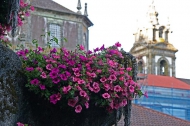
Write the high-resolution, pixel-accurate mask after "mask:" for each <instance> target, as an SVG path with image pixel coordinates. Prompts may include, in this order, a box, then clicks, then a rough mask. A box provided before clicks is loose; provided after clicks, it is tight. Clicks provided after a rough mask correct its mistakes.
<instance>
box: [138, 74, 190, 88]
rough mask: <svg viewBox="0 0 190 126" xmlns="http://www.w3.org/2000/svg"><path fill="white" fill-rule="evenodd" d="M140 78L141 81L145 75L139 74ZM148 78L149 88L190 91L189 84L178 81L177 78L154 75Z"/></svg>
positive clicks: (149, 75)
mask: <svg viewBox="0 0 190 126" xmlns="http://www.w3.org/2000/svg"><path fill="white" fill-rule="evenodd" d="M138 76H140V78H139V79H142V78H143V76H145V75H143V74H139V75H138ZM146 76H147V85H148V86H155V87H164V88H176V89H184V90H190V85H189V84H187V83H185V82H184V81H181V80H180V79H177V78H175V77H169V76H161V75H153V74H148V75H146Z"/></svg>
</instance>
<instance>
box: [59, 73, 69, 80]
mask: <svg viewBox="0 0 190 126" xmlns="http://www.w3.org/2000/svg"><path fill="white" fill-rule="evenodd" d="M59 77H60V78H61V80H64V81H65V80H67V77H66V75H65V74H59Z"/></svg>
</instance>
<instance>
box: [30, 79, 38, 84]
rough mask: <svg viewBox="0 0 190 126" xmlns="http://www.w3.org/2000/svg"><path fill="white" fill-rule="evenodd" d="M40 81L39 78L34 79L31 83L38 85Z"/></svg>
mask: <svg viewBox="0 0 190 126" xmlns="http://www.w3.org/2000/svg"><path fill="white" fill-rule="evenodd" d="M39 82H40V81H39V80H38V79H33V80H31V81H30V83H31V84H33V85H38V84H39Z"/></svg>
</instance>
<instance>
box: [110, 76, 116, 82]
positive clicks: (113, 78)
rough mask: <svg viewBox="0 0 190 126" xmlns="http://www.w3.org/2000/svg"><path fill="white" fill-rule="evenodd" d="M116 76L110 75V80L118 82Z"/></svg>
mask: <svg viewBox="0 0 190 126" xmlns="http://www.w3.org/2000/svg"><path fill="white" fill-rule="evenodd" d="M116 79H117V78H116V76H115V75H110V76H109V80H111V81H116Z"/></svg>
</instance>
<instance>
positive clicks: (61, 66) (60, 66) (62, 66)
mask: <svg viewBox="0 0 190 126" xmlns="http://www.w3.org/2000/svg"><path fill="white" fill-rule="evenodd" d="M58 68H62V69H66V66H65V65H63V64H61V65H59V66H58Z"/></svg>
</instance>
